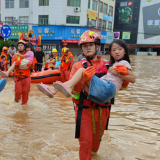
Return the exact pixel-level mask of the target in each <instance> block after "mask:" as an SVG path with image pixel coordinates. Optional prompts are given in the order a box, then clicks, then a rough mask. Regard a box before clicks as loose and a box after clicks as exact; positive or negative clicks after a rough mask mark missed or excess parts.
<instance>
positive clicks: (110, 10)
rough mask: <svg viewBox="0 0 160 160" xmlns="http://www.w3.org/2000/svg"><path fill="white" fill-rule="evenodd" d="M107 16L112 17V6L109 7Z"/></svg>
mask: <svg viewBox="0 0 160 160" xmlns="http://www.w3.org/2000/svg"><path fill="white" fill-rule="evenodd" d="M108 15H109V16H113V7H112V6H109V13H108Z"/></svg>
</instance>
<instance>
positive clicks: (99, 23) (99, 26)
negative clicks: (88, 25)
mask: <svg viewBox="0 0 160 160" xmlns="http://www.w3.org/2000/svg"><path fill="white" fill-rule="evenodd" d="M101 26H102V20H101V19H99V22H98V28H99V29H101Z"/></svg>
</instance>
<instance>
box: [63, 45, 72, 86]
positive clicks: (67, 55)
mask: <svg viewBox="0 0 160 160" xmlns="http://www.w3.org/2000/svg"><path fill="white" fill-rule="evenodd" d="M72 65H73V55H72V53H71V52H69V48H66V47H64V48H62V59H61V65H60V74H61V81H62V82H63V83H64V82H66V81H68V80H69V76H70V72H71V69H72Z"/></svg>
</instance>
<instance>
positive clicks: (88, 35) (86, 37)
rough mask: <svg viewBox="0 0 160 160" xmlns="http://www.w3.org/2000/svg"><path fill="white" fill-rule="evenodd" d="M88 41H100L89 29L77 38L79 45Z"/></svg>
mask: <svg viewBox="0 0 160 160" xmlns="http://www.w3.org/2000/svg"><path fill="white" fill-rule="evenodd" d="M88 42H94V43H100V38H99V37H98V35H97V33H95V32H93V31H90V30H87V31H85V32H84V33H83V34H82V36H81V38H80V40H79V45H81V44H83V43H88Z"/></svg>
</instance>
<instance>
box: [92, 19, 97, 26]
mask: <svg viewBox="0 0 160 160" xmlns="http://www.w3.org/2000/svg"><path fill="white" fill-rule="evenodd" d="M91 24H92V27H96V20H93V19H92V22H91Z"/></svg>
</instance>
